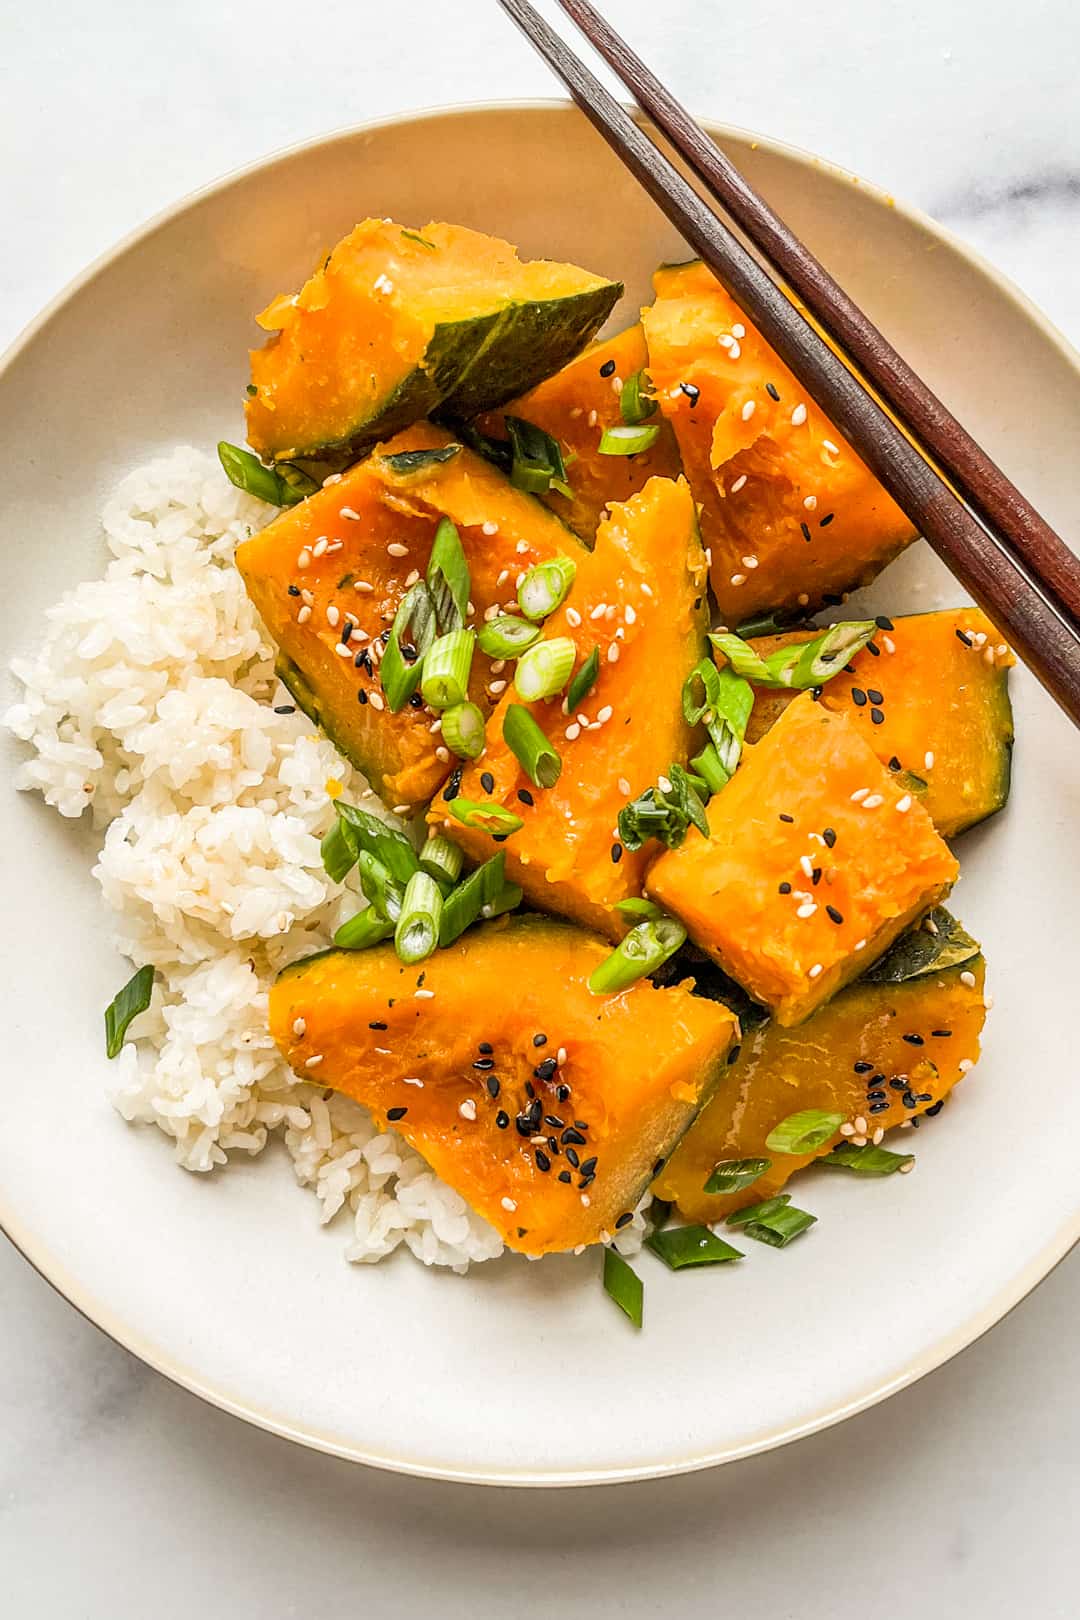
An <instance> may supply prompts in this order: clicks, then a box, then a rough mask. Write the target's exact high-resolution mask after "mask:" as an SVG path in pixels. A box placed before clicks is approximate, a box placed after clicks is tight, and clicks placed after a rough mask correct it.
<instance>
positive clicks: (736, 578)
mask: <svg viewBox="0 0 1080 1620" xmlns="http://www.w3.org/2000/svg"><path fill="white" fill-rule="evenodd" d="M731 583H732V584H733V585H745V584H746V575H745V574H732V576H731Z"/></svg>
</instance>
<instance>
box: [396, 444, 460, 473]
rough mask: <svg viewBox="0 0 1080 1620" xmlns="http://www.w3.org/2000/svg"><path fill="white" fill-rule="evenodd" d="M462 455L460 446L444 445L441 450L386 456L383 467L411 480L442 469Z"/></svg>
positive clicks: (410, 451)
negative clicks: (444, 464) (444, 465)
mask: <svg viewBox="0 0 1080 1620" xmlns="http://www.w3.org/2000/svg"><path fill="white" fill-rule="evenodd" d="M460 454H461V446H460V444H447V445H443V447H442V448H441V449H439V450H399V451H398V452H397V453H396V454H395V455H392V456H384V457H383V465H384V466H387V467H389V468H390V471H391V472H392V473H396V474H397V476H398V477H399V478H411V477H413V476H415V475H416V474H417V473H424V472H430V470H431V468H432V467H441V466H442V465H443V463H444V462H447V461H452V460H453V459H454V457H455V456H457V455H460Z"/></svg>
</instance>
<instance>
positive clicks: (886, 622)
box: [874, 613, 896, 630]
mask: <svg viewBox="0 0 1080 1620" xmlns="http://www.w3.org/2000/svg"><path fill="white" fill-rule="evenodd" d="M874 623H875V624H876V625H877V627H878V629H879V630H893V629H895V628H896V627H895V625H894V624H893V622H892V620H891V619H887V618H886V617H885V615H884V613H879V614H878V616H877V618H876V619H875V620H874Z"/></svg>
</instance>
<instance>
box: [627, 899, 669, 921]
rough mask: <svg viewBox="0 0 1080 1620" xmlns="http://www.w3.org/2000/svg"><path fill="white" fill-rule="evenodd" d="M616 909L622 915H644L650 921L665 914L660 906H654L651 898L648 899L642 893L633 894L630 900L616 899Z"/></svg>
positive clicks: (640, 916)
mask: <svg viewBox="0 0 1080 1620" xmlns="http://www.w3.org/2000/svg"><path fill="white" fill-rule="evenodd" d="M615 910H616V911H617V912H618V913H619V915H620V916H622V917H637V918H639V919H640V918H642V917H644V918H646V920H648V921H650V922H655V921H656V919H657V917H662V916H663V915H664V913H663V912H662V911H661V910H660V907H659V906H654V905H653V903H652V901H651V900H646V899H645V896H644V895H641V894H634V895H631V896H630V898H629V899H628V900H616V902H615Z"/></svg>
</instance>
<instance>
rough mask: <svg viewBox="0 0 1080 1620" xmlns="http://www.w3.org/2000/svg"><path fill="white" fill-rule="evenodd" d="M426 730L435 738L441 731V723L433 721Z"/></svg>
mask: <svg viewBox="0 0 1080 1620" xmlns="http://www.w3.org/2000/svg"><path fill="white" fill-rule="evenodd" d="M428 730H429V731H430V732H431V735H432V736H433V737H434V736H436V735H437V734H438V733H439V732H440V731H441V730H442V721H441V720H433V721H432V722H431V724H430V726H428Z"/></svg>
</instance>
